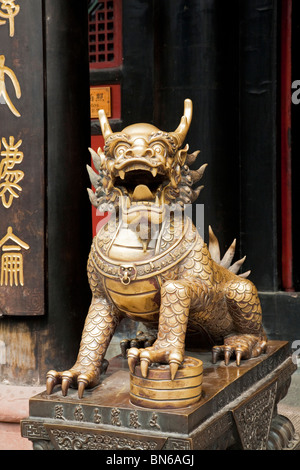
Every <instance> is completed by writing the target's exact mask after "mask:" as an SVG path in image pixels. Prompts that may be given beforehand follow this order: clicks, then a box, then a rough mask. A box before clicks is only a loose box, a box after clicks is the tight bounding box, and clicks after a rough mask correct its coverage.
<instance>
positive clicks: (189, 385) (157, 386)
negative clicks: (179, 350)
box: [130, 357, 203, 409]
mask: <svg viewBox="0 0 300 470" xmlns="http://www.w3.org/2000/svg"><path fill="white" fill-rule="evenodd" d="M202 376H203V363H202V361H200V360H199V359H196V358H194V357H185V359H184V361H183V363H182V365H181V366H180V367H179V369H178V371H177V373H176V377H175V379H174V380H171V378H170V367H169V365H164V364H159V365H157V364H153V365H151V366H150V367H149V371H148V376H147V378H144V377H143V376H142V373H141V369H140V366H136V368H135V372H134V373H133V374H132V373H131V374H130V401H131V403H133V404H134V405H138V406H142V407H144V408H154V409H157V408H159V409H163V408H167V409H173V408H184V407H186V406H189V405H192V404H194V403H197V402H198V401H199V400H200V399H201V394H202Z"/></svg>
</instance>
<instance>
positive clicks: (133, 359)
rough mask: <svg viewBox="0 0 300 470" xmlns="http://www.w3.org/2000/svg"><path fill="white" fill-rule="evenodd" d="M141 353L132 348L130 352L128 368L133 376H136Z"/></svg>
mask: <svg viewBox="0 0 300 470" xmlns="http://www.w3.org/2000/svg"><path fill="white" fill-rule="evenodd" d="M139 355H140V351H139V350H138V349H137V348H131V349H129V350H128V355H127V357H128V366H129V370H130V372H131V373H132V374H134V371H135V366H136V364H137V362H138V358H139Z"/></svg>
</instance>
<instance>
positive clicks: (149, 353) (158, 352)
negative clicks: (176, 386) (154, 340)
mask: <svg viewBox="0 0 300 470" xmlns="http://www.w3.org/2000/svg"><path fill="white" fill-rule="evenodd" d="M127 357H128V366H129V370H130V372H131V373H132V374H133V373H134V370H135V366H136V365H137V363H138V362H139V363H140V367H141V373H142V376H143V377H144V378H146V377H147V375H148V369H149V366H150V365H151V364H154V363H159V364H169V366H170V375H171V380H174V378H175V376H176V373H177V370H178V368H179V366H180V364H181V363H182V361H183V359H184V354H183V352H181V351H180V350H178V349H175V348H174V347H167V348H155V347H153V346H152V347H149V348H146V349H138V348H131V349H129V350H128V354H127Z"/></svg>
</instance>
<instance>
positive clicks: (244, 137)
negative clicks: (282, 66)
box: [239, 0, 280, 291]
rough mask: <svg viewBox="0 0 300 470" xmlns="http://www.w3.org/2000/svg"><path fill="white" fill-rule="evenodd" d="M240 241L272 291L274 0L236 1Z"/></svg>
mask: <svg viewBox="0 0 300 470" xmlns="http://www.w3.org/2000/svg"><path fill="white" fill-rule="evenodd" d="M240 15H241V16H240V68H239V70H240V169H241V170H240V171H241V175H240V181H241V184H240V192H241V194H240V197H241V242H242V249H243V252H244V253H245V254H246V255H247V260H246V268H247V269H251V270H252V274H251V280H252V281H253V282H254V283H255V284H256V286H257V287H258V289H259V290H266V291H277V290H278V288H279V281H278V226H277V225H278V219H277V217H278V214H277V212H278V207H279V206H278V201H280V199H278V198H280V188H279V186H278V161H277V138H278V136H277V122H278V121H277V119H278V116H277V99H278V97H277V93H278V88H277V77H278V75H277V74H278V69H277V59H278V55H277V52H278V49H277V41H278V36H277V1H276V0H273V1H270V0H255V1H253V0H249V1H248V0H243V2H240Z"/></svg>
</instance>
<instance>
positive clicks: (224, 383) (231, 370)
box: [21, 341, 297, 451]
mask: <svg viewBox="0 0 300 470" xmlns="http://www.w3.org/2000/svg"><path fill="white" fill-rule="evenodd" d="M188 354H189V356H192V357H196V358H197V359H198V360H199V361H202V362H203V381H202V397H201V400H200V401H198V402H197V403H194V404H192V405H190V406H186V407H184V408H178V409H169V408H159V409H154V408H152V409H150V408H146V407H140V406H138V405H135V404H133V403H132V397H131V396H130V395H131V393H132V392H131V391H130V373H129V370H128V367H127V361H126V360H124V359H122V357H121V356H118V357H117V358H114V359H113V360H112V361H111V362H110V365H109V367H108V370H107V374H106V375H105V376H103V378H102V383H101V384H100V385H99V386H98V387H95V388H94V389H93V390H89V391H86V392H85V394H84V397H83V398H82V399H78V395H77V390H69V394H68V396H67V397H63V396H62V393H61V389H60V387H57V388H56V389H54V393H53V394H52V395H51V396H48V395H47V394H46V392H43V393H41V394H39V395H37V396H35V397H33V398H31V399H30V404H29V409H30V416H29V418H28V419H25V420H23V421H22V423H21V429H22V436H23V437H27V438H28V439H30V440H31V441H32V442H33V447H34V448H36V449H49V448H53V449H58V450H59V449H90V450H101V449H105V450H112V449H113V450H118V449H120V450H121V449H126V450H138V449H141V450H151V451H156V450H160V449H166V450H179V449H182V450H188V449H197V450H198V449H213V450H214V449H262V450H263V449H290V448H295V447H296V445H297V436H296V435H295V432H294V428H293V425H292V423H291V422H290V421H289V420H288V419H287V418H285V417H281V416H279V415H277V403H278V402H279V401H280V400H281V399H282V398H284V396H285V395H286V393H287V391H288V388H289V386H290V381H291V375H292V374H293V372H294V371H295V370H296V365H295V364H293V362H292V359H291V355H290V348H289V345H288V343H287V342H282V341H270V342H269V344H268V350H267V352H266V354H264V355H262V356H261V357H259V358H254V359H250V360H248V361H242V363H241V365H240V367H236V365H235V363H234V361H232V362H231V363H230V365H228V366H225V364H224V361H221V362H220V363H219V364H216V365H212V363H211V353H197V354H194V353H191V352H189V353H188ZM136 375H137V376H138V372H137V374H136ZM150 379H151V375H150Z"/></svg>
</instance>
